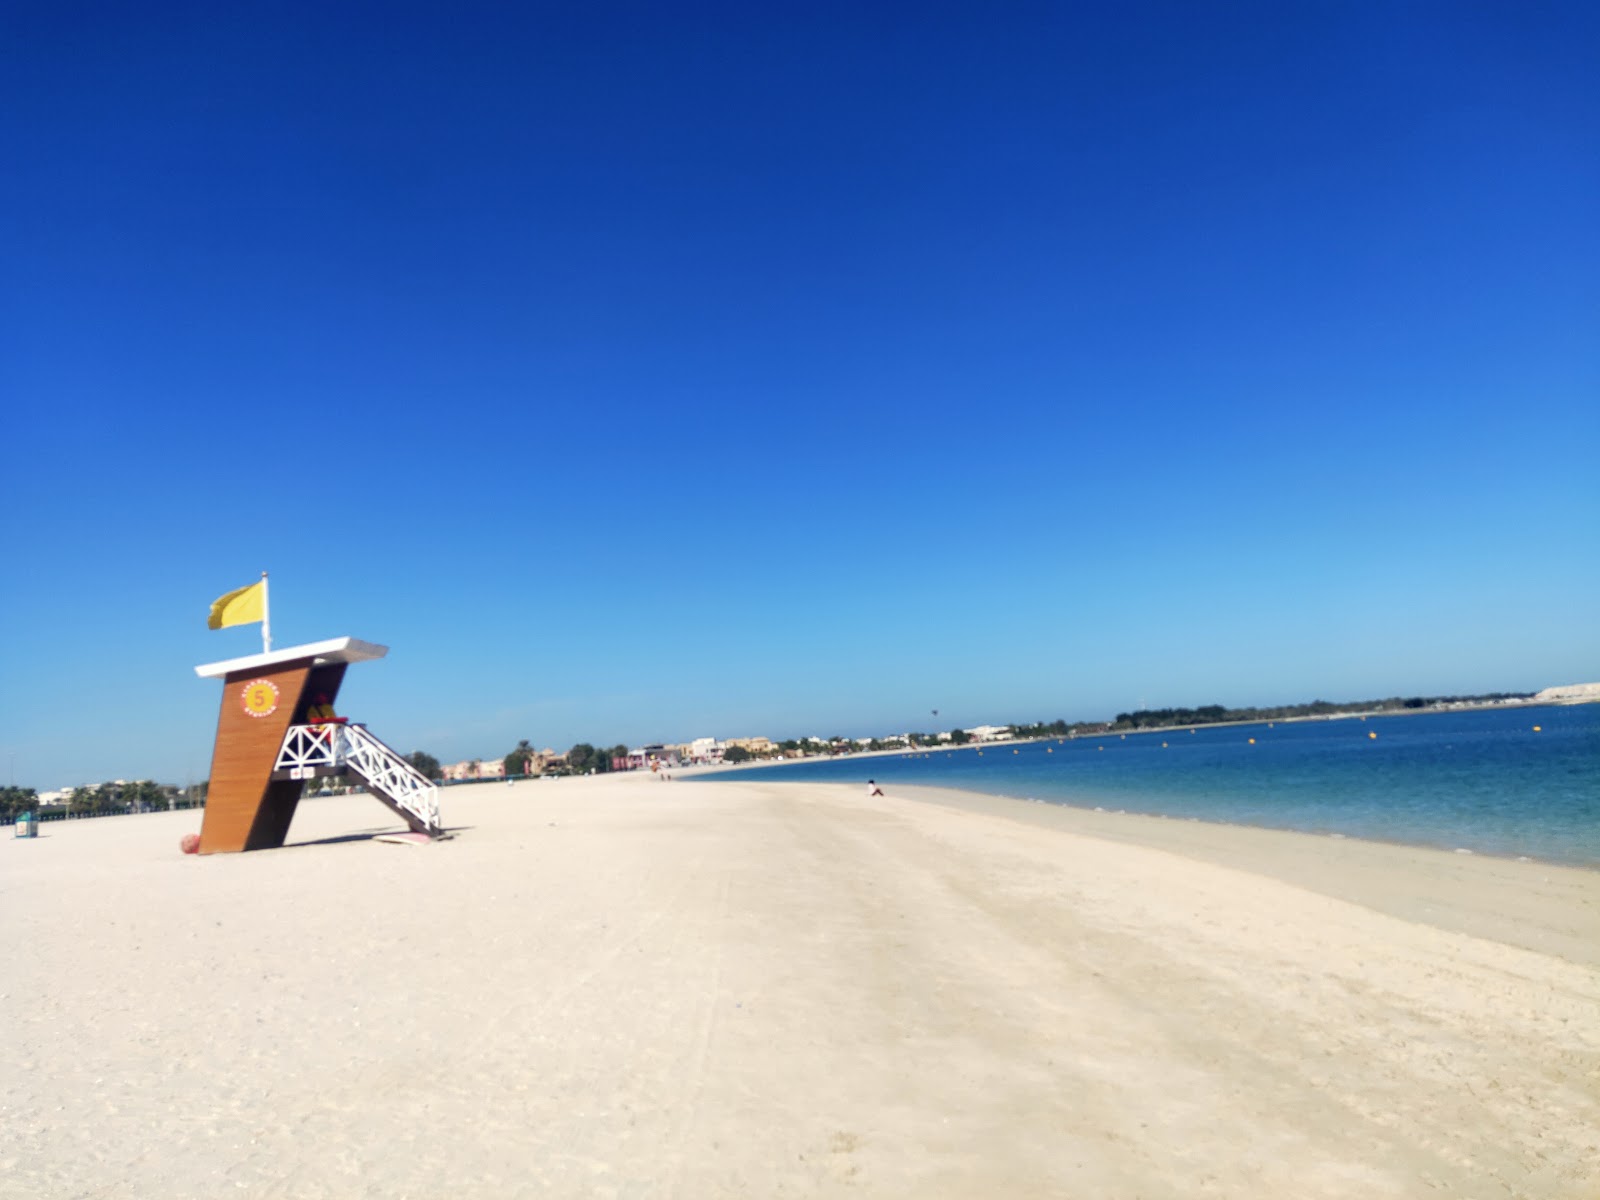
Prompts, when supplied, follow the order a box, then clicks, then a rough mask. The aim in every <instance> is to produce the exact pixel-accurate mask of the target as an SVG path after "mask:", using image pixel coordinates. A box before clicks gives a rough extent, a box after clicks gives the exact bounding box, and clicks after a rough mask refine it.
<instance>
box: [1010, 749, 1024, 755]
mask: <svg viewBox="0 0 1600 1200" xmlns="http://www.w3.org/2000/svg"><path fill="white" fill-rule="evenodd" d="M1011 753H1013V754H1021V753H1022V751H1021V750H1013V751H1012V752H1011Z"/></svg>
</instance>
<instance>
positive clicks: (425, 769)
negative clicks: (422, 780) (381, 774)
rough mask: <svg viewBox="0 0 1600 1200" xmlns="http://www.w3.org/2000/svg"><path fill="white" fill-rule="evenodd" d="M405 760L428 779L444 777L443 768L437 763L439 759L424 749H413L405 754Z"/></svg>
mask: <svg viewBox="0 0 1600 1200" xmlns="http://www.w3.org/2000/svg"><path fill="white" fill-rule="evenodd" d="M406 761H407V762H408V763H410V764H411V765H412V766H413V767H415V768H416V769H417V770H418V771H420V772H421V773H422V774H423V775H425V776H426V777H427V778H429V779H443V778H444V768H443V767H441V766H440V765H439V760H438V759H437V758H435V757H434V756H433V755H431V754H429V753H428V752H427V751H425V750H413V751H412V752H411V753H410V754H408V755H406Z"/></svg>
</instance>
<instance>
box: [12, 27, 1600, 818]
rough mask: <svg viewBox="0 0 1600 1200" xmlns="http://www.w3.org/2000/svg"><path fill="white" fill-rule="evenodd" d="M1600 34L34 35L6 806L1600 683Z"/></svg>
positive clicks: (19, 47) (17, 167)
mask: <svg viewBox="0 0 1600 1200" xmlns="http://www.w3.org/2000/svg"><path fill="white" fill-rule="evenodd" d="M1597 35H1600V19H1597V18H1596V16H1595V15H1594V10H1593V9H1592V8H1591V7H1590V6H1586V5H1569V6H1562V5H1548V6H1538V7H1537V8H1533V9H1526V10H1524V9H1523V8H1520V7H1516V6H1500V7H1499V8H1498V9H1495V8H1490V7H1487V6H1466V5H1455V4H1439V5H1403V6H1397V5H1387V4H1374V5H1362V4H1328V5H1280V4H1261V5H1245V4H1239V5H1222V6H1196V5H1185V4H1174V5H1128V6H1102V5H1096V6H1045V5H1038V6H1031V5H1021V6H1009V7H1007V6H1000V7H998V8H997V7H995V6H979V5H970V6H960V5H955V6H933V7H929V6H925V5H922V6H903V7H902V6H889V5H877V6H862V5H840V6H831V5H808V6H796V7H794V8H792V9H788V10H774V9H771V8H770V7H769V6H750V5H741V6H731V5H730V6H726V7H720V8H719V7H712V6H696V7H694V8H693V9H688V8H685V9H682V10H677V11H672V10H669V8H668V7H667V6H638V7H618V6H608V5H603V4H595V5H584V6H562V8H560V9H556V8H550V9H534V10H532V11H529V12H525V13H521V14H513V13H508V12H507V11H506V10H505V8H504V6H481V7H477V6H471V5H463V6H452V7H451V8H450V9H449V10H448V11H445V10H443V9H436V8H423V7H413V6H405V5H400V6H395V5H384V6H377V5H373V6H369V7H356V6H332V7H330V6H305V7H303V8H299V9H296V8H294V7H293V6H272V7H271V8H270V9H269V8H268V7H266V6H262V7H260V8H256V7H253V6H246V7H244V8H241V9H239V10H237V11H232V10H229V11H223V10H216V9H207V8H202V7H194V6H183V7H176V6H174V7H171V8H167V9H163V8H162V7H161V6H140V8H139V9H138V10H137V11H135V10H132V9H127V8H125V7H116V6H107V7H104V8H85V7H71V6H39V7H38V8H36V9H35V10H34V11H33V12H32V14H18V15H16V16H15V18H14V20H13V22H12V28H11V31H10V34H9V35H8V37H7V38H6V39H5V40H4V43H3V44H0V134H3V137H0V144H3V145H4V146H5V156H6V164H7V166H6V176H7V184H6V186H5V187H4V188H3V189H0V239H3V242H4V245H5V255H4V261H5V270H4V272H3V273H0V402H3V403H0V444H3V445H4V446H5V450H6V453H5V471H6V483H7V485H8V487H7V495H8V498H7V501H6V503H5V505H4V507H3V510H0V544H3V554H4V558H3V561H4V564H5V574H4V580H5V586H4V587H3V588H0V769H3V770H6V771H7V772H8V773H14V777H15V779H16V782H18V783H20V784H23V785H28V786H35V787H39V788H49V787H57V786H62V785H67V784H75V783H79V782H85V781H94V780H99V779H103V778H109V777H114V776H121V777H137V776H146V775H150V776H155V777H157V778H160V779H163V780H169V781H173V782H183V781H184V779H185V778H196V779H199V778H203V777H204V776H205V774H206V772H207V770H208V765H209V752H210V742H211V737H212V734H213V731H214V728H215V715H216V706H217V703H218V691H219V689H218V685H217V684H216V683H215V682H209V681H201V680H198V679H196V678H195V676H194V675H193V672H192V667H193V666H194V665H195V664H197V663H202V662H209V661H214V660H217V659H223V658H228V657H233V656H236V655H240V654H246V653H250V652H252V650H253V649H257V648H259V639H258V637H257V633H256V630H255V628H254V627H247V628H238V629H230V630H224V631H221V632H215V633H213V632H209V631H208V630H207V629H206V628H205V623H204V618H205V612H206V608H207V606H208V604H209V602H210V601H211V600H212V599H213V598H214V597H215V596H217V595H218V594H220V593H221V592H223V591H226V590H228V589H230V588H233V587H237V586H240V585H242V584H244V583H248V582H249V581H250V580H252V579H253V578H255V577H256V576H257V574H258V573H259V572H260V571H262V570H263V569H266V570H270V571H271V572H272V579H273V609H274V622H273V623H274V634H275V640H276V641H277V642H278V644H280V645H287V644H291V643H294V642H300V641H313V640H317V639H321V638H325V637H332V636H338V635H342V634H352V635H355V636H358V637H362V638H366V639H368V640H372V641H378V642H383V643H386V644H388V645H390V646H392V647H393V650H392V652H391V654H390V656H389V658H388V659H386V660H384V661H383V662H380V663H372V664H363V665H360V666H357V667H356V668H354V669H353V670H352V672H351V675H350V678H349V680H348V682H347V684H346V686H345V690H344V694H343V697H342V704H341V709H342V711H345V712H348V713H350V714H351V715H352V716H353V717H355V718H356V719H360V720H365V721H367V722H368V723H370V724H371V726H372V727H373V729H374V731H375V732H377V733H379V734H380V736H383V737H385V738H386V739H387V740H389V741H390V742H391V743H393V744H395V745H396V746H397V747H399V748H401V749H403V750H411V749H414V748H423V749H426V750H429V751H430V752H432V753H434V754H436V755H437V756H439V757H440V758H443V759H446V760H449V759H454V758H457V757H466V756H478V755H484V756H487V755H500V754H503V753H504V752H505V751H506V750H508V749H509V748H510V747H511V746H512V745H514V744H515V742H516V741H517V739H519V738H528V739H530V740H531V741H534V742H535V743H537V744H539V745H541V746H542V745H554V746H557V747H564V746H567V745H570V744H571V743H572V742H574V741H578V740H585V741H591V742H596V743H612V742H617V741H628V742H632V743H638V742H640V741H645V740H656V739H669V740H680V739H687V738H690V737H694V736H699V735H703V734H715V735H719V736H729V735H741V734H753V733H765V734H768V735H770V736H773V737H784V736H791V735H802V734H824V735H826V734H833V733H840V732H843V733H852V734H862V735H865V734H869V733H887V732H895V731H901V730H904V729H907V728H924V727H928V726H930V725H932V724H934V723H935V722H934V719H933V718H932V717H931V715H930V714H931V710H933V709H939V710H940V713H941V717H940V719H939V721H938V722H937V723H938V724H941V725H947V724H950V723H962V724H969V725H970V724H975V723H978V722H980V721H1007V720H1013V719H1039V718H1044V719H1053V718H1055V717H1058V716H1059V717H1066V718H1068V719H1079V718H1096V717H1101V716H1106V715H1109V714H1112V713H1115V712H1116V711H1118V710H1119V709H1125V708H1129V707H1134V706H1137V705H1139V704H1140V703H1141V702H1143V703H1146V704H1148V705H1151V706H1159V705H1167V704H1200V703H1210V702H1221V703H1225V704H1248V703H1257V702H1261V703H1266V702H1286V701H1294V700H1308V699H1311V698H1314V697H1325V698H1329V699H1349V698H1359V697H1365V696H1378V695H1390V694H1396V693H1404V694H1415V693H1437V692H1476V691H1489V690H1501V689H1517V690H1521V689H1533V688H1538V687H1543V686H1546V685H1549V684H1554V683H1563V682H1572V681H1576V680H1590V679H1594V678H1600V623H1597V622H1596V621H1595V617H1594V606H1593V598H1594V596H1595V595H1596V594H1600V536H1597V532H1600V482H1597V480H1600V471H1597V470H1596V469H1595V462H1596V457H1597V453H1596V452H1597V450H1600V337H1597V330H1600V222H1597V221H1596V220H1595V213H1596V212H1600V155H1597V154H1596V152H1595V149H1594V141H1593V134H1594V130H1595V129H1596V128H1600V83H1597V81H1596V77H1595V74H1594V72H1593V69H1592V67H1593V61H1594V54H1595V51H1596V48H1597V45H1600V37H1597Z"/></svg>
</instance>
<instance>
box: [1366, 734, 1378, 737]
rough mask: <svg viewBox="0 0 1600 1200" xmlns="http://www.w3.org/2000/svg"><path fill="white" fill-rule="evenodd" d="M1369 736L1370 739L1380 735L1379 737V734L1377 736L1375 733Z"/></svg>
mask: <svg viewBox="0 0 1600 1200" xmlns="http://www.w3.org/2000/svg"><path fill="white" fill-rule="evenodd" d="M1367 736H1368V737H1369V738H1375V737H1377V736H1378V735H1377V734H1375V733H1369V734H1367Z"/></svg>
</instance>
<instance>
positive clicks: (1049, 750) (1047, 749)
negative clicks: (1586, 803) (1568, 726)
mask: <svg viewBox="0 0 1600 1200" xmlns="http://www.w3.org/2000/svg"><path fill="white" fill-rule="evenodd" d="M1534 728H1536V729H1537V728H1538V726H1534ZM1044 752H1045V753H1046V754H1054V753H1055V752H1056V748H1055V747H1054V746H1046V747H1045V748H1044Z"/></svg>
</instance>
